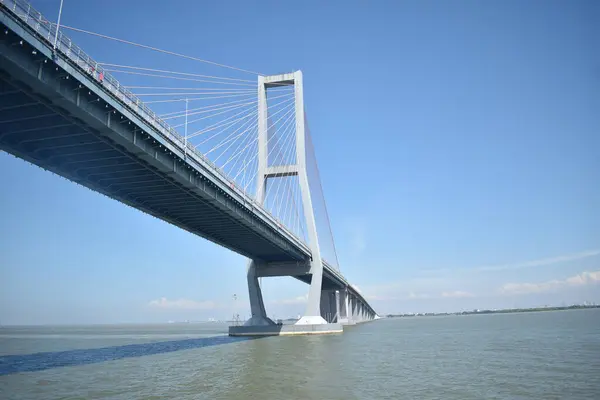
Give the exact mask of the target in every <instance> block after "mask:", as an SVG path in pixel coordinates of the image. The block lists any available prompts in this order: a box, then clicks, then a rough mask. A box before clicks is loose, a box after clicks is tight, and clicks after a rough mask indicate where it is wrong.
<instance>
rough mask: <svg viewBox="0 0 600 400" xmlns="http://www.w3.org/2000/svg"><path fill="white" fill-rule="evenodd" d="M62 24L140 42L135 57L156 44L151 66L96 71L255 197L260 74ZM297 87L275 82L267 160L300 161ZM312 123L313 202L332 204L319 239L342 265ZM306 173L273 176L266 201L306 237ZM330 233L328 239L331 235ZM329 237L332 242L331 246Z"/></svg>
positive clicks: (309, 143)
mask: <svg viewBox="0 0 600 400" xmlns="http://www.w3.org/2000/svg"><path fill="white" fill-rule="evenodd" d="M62 28H63V29H69V30H71V31H74V32H78V33H82V34H86V35H90V36H92V37H99V38H102V39H108V40H112V41H115V42H118V43H120V44H125V45H128V46H132V47H134V49H133V50H132V51H131V53H129V54H130V56H131V59H132V60H136V61H137V60H139V59H141V57H139V53H138V54H135V52H136V51H140V50H144V51H147V50H150V51H154V52H156V53H159V54H158V55H157V56H156V58H154V59H153V63H155V64H154V65H152V66H151V67H150V66H140V65H127V64H123V63H119V64H117V63H109V62H105V63H96V64H95V65H96V66H97V68H96V70H97V71H98V72H99V71H100V70H101V71H103V73H104V72H106V73H107V74H110V75H111V76H115V77H116V78H117V79H118V82H119V83H118V84H119V85H122V87H123V88H125V89H127V90H128V91H130V92H132V93H133V94H134V95H135V96H136V97H137V98H139V99H141V101H142V102H143V104H144V105H145V106H149V107H151V108H152V111H153V112H154V113H156V114H157V115H158V116H159V117H160V119H161V120H162V121H163V122H164V123H166V124H168V126H169V127H171V128H174V129H175V130H176V131H177V132H178V133H179V134H180V135H181V136H182V137H183V138H184V143H185V144H186V145H187V146H188V147H193V148H194V149H196V150H197V151H199V152H200V153H202V154H203V155H204V156H205V157H206V158H208V159H209V160H210V161H211V162H212V163H213V164H214V165H215V166H216V167H217V168H218V169H220V170H221V172H223V173H224V174H225V175H226V176H227V177H229V179H230V180H232V181H233V182H235V184H236V185H237V186H238V187H239V188H240V189H242V190H243V191H244V192H245V193H246V194H247V195H248V196H249V197H251V198H255V195H256V192H257V189H258V187H257V186H258V184H259V182H258V176H257V172H258V153H259V152H258V92H257V80H256V78H255V79H246V78H242V77H241V74H248V73H250V74H254V75H258V73H255V72H252V71H248V70H245V69H241V68H236V67H232V66H229V65H224V64H218V63H214V62H211V61H207V60H203V59H200V58H197V57H191V56H187V55H183V54H179V53H175V52H172V51H167V50H163V49H159V48H155V47H152V46H148V45H143V44H139V43H134V42H131V41H127V40H123V39H118V38H114V37H111V36H107V35H103V34H99V33H95V32H90V31H86V30H83V29H79V28H73V27H69V26H62ZM69 47H70V41H69ZM164 56H170V57H173V56H175V57H179V58H180V59H182V61H181V63H178V64H177V65H178V67H179V68H180V69H183V70H184V71H185V69H186V66H187V65H189V64H186V63H190V62H201V63H205V64H206V65H208V67H210V68H212V69H213V71H214V70H215V69H218V71H222V69H223V68H224V69H228V70H229V71H231V73H232V74H233V75H234V76H228V77H224V76H219V74H218V72H217V71H215V73H207V74H199V73H196V72H183V71H172V70H170V69H169V67H165V66H171V65H173V63H172V61H171V60H170V61H166V60H163V62H161V59H160V57H164ZM121 61H125V60H121ZM94 63H95V62H94ZM161 66H162V67H161ZM187 69H188V71H197V68H196V67H194V66H191V67H190V66H188V67H187ZM92 73H93V71H92ZM294 94H295V92H294V86H293V84H291V85H287V84H282V85H280V86H277V87H271V88H269V89H268V91H267V116H268V118H267V141H266V145H265V146H266V148H265V149H264V150H265V153H266V154H267V165H268V166H270V167H273V166H286V165H294V164H296V160H297V155H296V104H295V97H294ZM305 126H306V129H307V137H306V139H307V140H306V142H307V143H306V144H307V145H306V152H307V153H306V154H305V155H304V156H305V157H306V160H307V170H308V172H309V177H308V178H309V179H308V180H309V186H310V189H311V192H312V193H313V196H312V197H313V207H315V203H316V204H318V206H320V208H322V210H324V213H323V212H317V211H316V210H315V213H316V214H318V215H316V217H317V219H318V221H317V225H320V224H319V222H322V221H325V224H326V225H324V227H319V226H318V227H317V230H318V231H319V232H320V234H319V242H320V244H321V247H322V248H331V247H333V251H332V253H330V254H329V255H326V256H325V258H326V259H328V260H330V261H334V264H332V265H334V267H336V268H339V266H338V263H337V254H335V246H334V245H333V237H332V235H331V226H330V224H329V217H328V215H327V210H326V207H325V201H324V196H323V192H322V187H321V183H320V176H319V173H318V167H317V165H316V157H315V154H314V149H313V147H312V140H311V138H310V133H309V132H308V124H307V123H306V121H305ZM311 170H312V172H313V173H312V174H311V173H310V171H311ZM299 179H300V178H299V177H298V176H297V175H294V174H281V176H276V177H270V178H269V179H268V180H267V182H266V183H265V184H266V187H265V197H264V201H263V206H264V208H266V209H267V210H268V211H269V212H270V213H271V214H272V215H273V216H274V217H275V218H276V219H277V220H278V221H279V222H280V224H281V225H282V226H285V227H286V228H287V229H288V230H289V231H291V232H292V233H293V234H295V235H296V236H297V237H298V238H300V239H301V240H302V241H304V242H305V243H306V242H307V241H308V238H307V234H306V232H307V227H306V223H305V218H304V210H303V197H302V193H301V190H300V181H299ZM315 195H316V196H315ZM315 200H317V201H316V202H315ZM319 220H321V221H319ZM323 229H326V231H323ZM323 239H326V240H325V241H324V242H323ZM325 243H327V245H324V244H325ZM326 253H328V252H327V251H326Z"/></svg>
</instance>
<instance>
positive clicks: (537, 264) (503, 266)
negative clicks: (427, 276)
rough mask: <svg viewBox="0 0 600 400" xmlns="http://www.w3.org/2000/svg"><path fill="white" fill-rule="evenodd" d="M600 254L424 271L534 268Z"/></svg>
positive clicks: (480, 270) (578, 254)
mask: <svg viewBox="0 0 600 400" xmlns="http://www.w3.org/2000/svg"><path fill="white" fill-rule="evenodd" d="M598 255H600V249H594V250H587V251H581V252H579V253H573V254H565V255H561V256H556V257H546V258H539V259H537V260H529V261H522V262H515V263H510V264H500V265H484V266H479V267H473V268H440V269H430V270H426V271H424V272H428V273H434V272H442V271H445V272H457V271H461V272H477V271H479V272H488V271H506V270H511V269H521V268H533V267H542V266H546V265H553V264H560V263H563V262H567V261H576V260H582V259H584V258H590V257H595V256H598Z"/></svg>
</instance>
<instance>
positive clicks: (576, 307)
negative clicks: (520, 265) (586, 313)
mask: <svg viewBox="0 0 600 400" xmlns="http://www.w3.org/2000/svg"><path fill="white" fill-rule="evenodd" d="M587 308H600V304H598V305H597V304H594V305H572V306H564V307H535V308H506V309H502V310H472V311H459V312H451V313H414V314H388V315H386V318H407V317H438V316H443V315H472V314H515V313H527V312H540V311H564V310H582V309H587Z"/></svg>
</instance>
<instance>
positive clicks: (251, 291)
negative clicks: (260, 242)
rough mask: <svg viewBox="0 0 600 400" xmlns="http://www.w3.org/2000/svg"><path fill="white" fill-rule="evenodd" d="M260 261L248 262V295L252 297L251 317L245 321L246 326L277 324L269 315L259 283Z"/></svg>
mask: <svg viewBox="0 0 600 400" xmlns="http://www.w3.org/2000/svg"><path fill="white" fill-rule="evenodd" d="M259 267H260V262H258V261H255V260H250V262H249V263H248V270H247V279H248V295H249V297H250V313H251V316H250V319H249V320H248V321H246V322H245V323H244V326H268V325H275V323H274V322H273V320H271V319H270V318H269V317H267V312H266V310H265V303H264V301H263V296H262V291H261V289H260V285H259V283H258V268H259Z"/></svg>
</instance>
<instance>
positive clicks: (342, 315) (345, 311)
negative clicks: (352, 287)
mask: <svg viewBox="0 0 600 400" xmlns="http://www.w3.org/2000/svg"><path fill="white" fill-rule="evenodd" d="M337 302H338V310H339V315H338V322H339V323H341V324H345V325H347V324H349V323H351V322H350V321H351V320H352V317H351V311H350V304H349V295H348V289H347V288H344V289H342V290H340V291H339V292H338V293H337Z"/></svg>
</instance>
